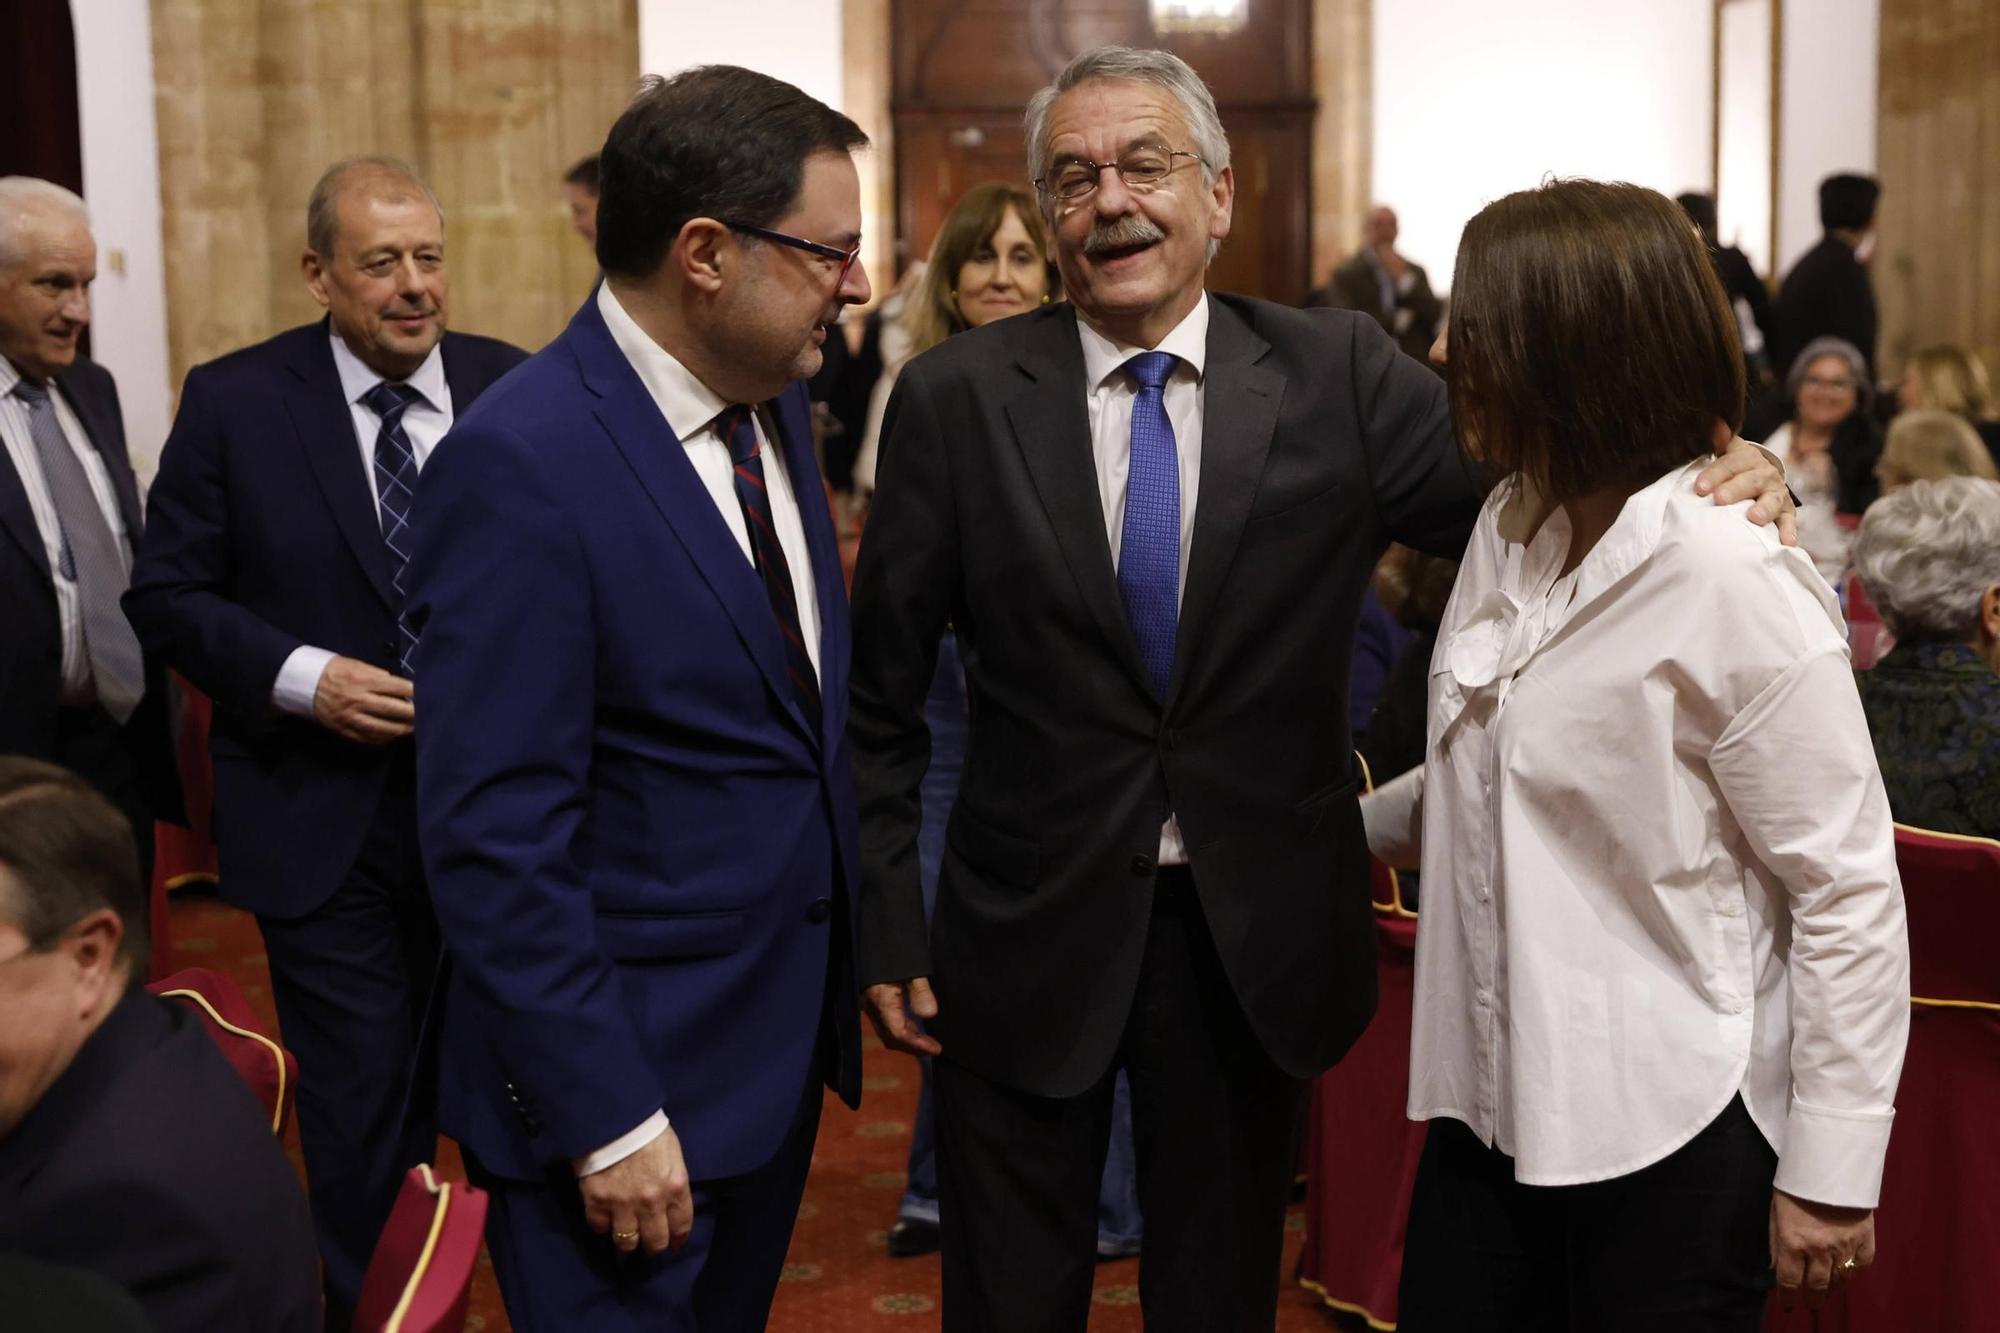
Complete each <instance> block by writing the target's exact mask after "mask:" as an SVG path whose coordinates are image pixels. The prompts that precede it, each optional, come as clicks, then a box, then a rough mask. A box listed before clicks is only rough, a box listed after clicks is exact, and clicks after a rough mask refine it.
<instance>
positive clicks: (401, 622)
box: [361, 380, 423, 676]
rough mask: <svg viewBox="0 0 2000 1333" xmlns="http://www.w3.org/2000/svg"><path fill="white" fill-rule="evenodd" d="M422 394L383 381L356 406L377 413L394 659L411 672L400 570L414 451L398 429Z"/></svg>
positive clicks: (405, 560) (413, 492)
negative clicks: (393, 603) (393, 591)
mask: <svg viewBox="0 0 2000 1333" xmlns="http://www.w3.org/2000/svg"><path fill="white" fill-rule="evenodd" d="M422 397H423V395H422V394H421V393H419V392H417V390H415V389H413V388H411V387H410V386H409V385H407V384H391V383H389V382H388V381H387V380H383V381H382V382H381V383H380V384H377V385H376V386H375V387H374V388H372V389H370V390H369V391H368V392H367V393H364V394H362V395H361V405H362V406H363V407H365V408H367V409H368V410H369V411H370V412H373V413H374V414H375V415H376V416H378V417H380V418H382V429H381V430H380V431H379V432H378V433H377V434H376V436H375V498H376V503H377V504H378V505H379V506H380V508H381V511H382V512H381V515H380V517H381V520H382V544H383V545H384V546H387V547H388V548H389V583H390V585H391V586H392V587H394V588H395V589H396V662H397V664H398V665H399V666H401V667H402V668H403V674H404V675H405V676H408V675H409V674H410V653H411V652H412V651H413V650H415V648H416V646H417V636H416V635H415V634H414V633H412V632H411V630H410V622H409V620H408V618H407V617H406V616H405V615H404V614H403V611H404V608H403V598H404V597H405V596H406V595H407V594H405V593H404V591H403V569H404V567H405V566H407V565H408V564H409V563H410V502H411V501H412V500H414V499H416V498H417V451H416V450H415V449H413V448H412V447H411V446H410V437H409V435H408V434H406V433H405V432H404V430H403V413H405V412H407V411H408V410H409V408H410V404H412V403H414V402H417V401H418V400H419V399H421V398H422Z"/></svg>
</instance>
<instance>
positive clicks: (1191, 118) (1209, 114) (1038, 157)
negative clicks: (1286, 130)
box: [1021, 46, 1229, 185]
mask: <svg viewBox="0 0 2000 1333" xmlns="http://www.w3.org/2000/svg"><path fill="white" fill-rule="evenodd" d="M1093 79H1126V80H1129V81H1130V82H1133V83H1150V84H1153V85H1155V86H1156V87H1160V88H1165V89H1166V90H1167V91H1168V92H1170V93H1172V94H1173V95H1174V100H1175V101H1177V102H1179V103H1180V107H1181V116H1182V117H1183V118H1184V119H1185V120H1186V121H1187V123H1188V132H1189V133H1190V134H1192V135H1193V136H1194V148H1195V152H1197V153H1199V154H1200V155H1201V179H1202V183H1203V184H1210V185H1212V184H1214V182H1215V178H1216V177H1217V176H1218V175H1220V174H1221V173H1222V169H1223V168H1224V167H1226V166H1228V165H1229V136H1228V135H1227V134H1225V133H1223V130H1222V117H1221V116H1220V115H1218V114H1217V113H1216V110H1215V95H1214V94H1213V93H1211V92H1209V91H1208V85H1207V84H1205V83H1203V82H1202V81H1201V75H1199V74H1197V73H1195V72H1194V70H1193V68H1192V67H1190V66H1189V65H1188V63H1187V61H1185V60H1182V59H1181V58H1180V57H1179V56H1177V55H1175V54H1174V53H1173V52H1171V51H1150V50H1141V49H1140V48H1138V47H1132V46H1100V47H1098V48H1097V49H1095V50H1093V51H1085V52H1084V53H1083V54H1082V55H1080V56H1078V57H1077V58H1076V59H1074V60H1072V61H1070V62H1069V64H1068V65H1066V66H1065V67H1064V68H1063V72H1062V73H1060V74H1058V75H1056V81H1055V82H1054V83H1052V84H1050V85H1049V86H1048V87H1046V88H1044V89H1042V90H1041V91H1040V92H1038V93H1036V94H1035V95H1034V96H1033V97H1031V98H1029V99H1028V109H1027V111H1026V112H1025V113H1024V114H1023V115H1022V117H1021V127H1022V128H1023V129H1024V130H1025V131H1026V132H1027V140H1028V176H1029V178H1030V179H1031V180H1040V179H1041V178H1042V177H1043V176H1044V175H1045V174H1047V172H1048V166H1049V144H1048V131H1049V108H1050V107H1052V106H1054V105H1055V102H1056V99H1057V98H1058V97H1061V96H1062V95H1063V94H1064V93H1066V92H1068V91H1069V90H1070V89H1072V88H1074V87H1076V86H1077V85H1079V84H1084V83H1089V82H1090V81H1091V80H1093Z"/></svg>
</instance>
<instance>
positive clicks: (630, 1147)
mask: <svg viewBox="0 0 2000 1333" xmlns="http://www.w3.org/2000/svg"><path fill="white" fill-rule="evenodd" d="M666 1132H667V1113H666V1112H665V1111H655V1112H653V1113H652V1114H651V1115H649V1116H647V1117H646V1118H645V1119H644V1120H642V1121H640V1122H639V1124H638V1126H637V1127H636V1128H634V1129H631V1130H628V1131H627V1132H625V1133H623V1134H620V1135H619V1136H618V1137H617V1138H615V1139H613V1140H611V1142H609V1143H607V1144H605V1145H604V1146H603V1147H602V1148H599V1149H598V1150H597V1151H596V1152H594V1153H591V1154H589V1155H588V1156H585V1157H579V1158H577V1159H575V1161H573V1162H572V1163H571V1165H572V1166H574V1167H575V1168H576V1174H577V1178H578V1179H579V1180H581V1179H582V1178H583V1177H585V1176H594V1175H596V1174H597V1173H598V1172H599V1171H602V1170H604V1169H605V1168H607V1167H613V1166H616V1165H618V1164H619V1163H620V1162H622V1161H624V1160H625V1159H626V1158H627V1157H630V1156H631V1155H632V1154H633V1153H635V1152H637V1151H639V1149H641V1148H643V1147H645V1146H646V1145H647V1144H649V1143H651V1142H652V1141H653V1140H654V1139H657V1138H658V1137H660V1135H662V1134H664V1133H666Z"/></svg>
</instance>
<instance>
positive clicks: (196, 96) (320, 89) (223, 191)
mask: <svg viewBox="0 0 2000 1333" xmlns="http://www.w3.org/2000/svg"><path fill="white" fill-rule="evenodd" d="M152 17H153V68H154V78H155V95H156V99H157V111H158V117H159V134H160V191H161V196H162V200H161V202H162V208H163V214H164V228H165V239H166V280H167V324H168V342H169V350H170V358H171V367H172V374H173V378H174V382H175V384H176V385H178V384H179V382H180V380H181V378H182V377H183V376H184V375H185V374H186V372H187V369H188V368H189V367H190V366H192V365H195V364H198V363H199V362H202V361H205V360H208V359H210V358H212V357H215V356H218V355H220V354H222V353H224V352H227V351H230V350H232V349H234V348H238V347H242V346H245V345H246V344H249V343H253V342H257V341H260V340H262V339H264V338H268V337H270V336H271V335H272V334H273V333H276V332H278V331H280V330H282V329H285V328H289V327H291V326H292V325H295V324H299V323H304V322H306V321H308V320H312V319H315V318H317V317H318V316H319V313H320V311H319V307H318V306H317V305H315V304H314V302H313V300H312V298H311V296H309V295H308V294H307V292H306V290H305V284H304V282H303V281H302V280H301V278H300V276H299V254H300V251H301V250H302V249H303V247H304V245H305V209H306V197H307V195H308V194H309V193H310V192H311V190H312V185H313V182H314V180H316V179H317V178H318V176H319V174H320V172H321V171H322V170H323V169H324V168H325V167H326V165H327V164H328V163H330V162H332V161H334V160H335V159H337V158H341V157H345V156H348V155H351V154H355V153H390V154H394V155H396V156H398V157H402V158H405V159H407V160H408V161H410V162H411V163H412V164H414V165H415V166H416V168H417V169H418V171H420V172H422V173H423V174H424V176H425V177H426V178H427V179H428V180H429V182H430V184H431V187H432V188H433V189H434V190H435V191H436V192H437V195H438V199H439V201H440V202H441V203H442V205H443V206H444V212H445V253H446V259H447V263H448V264H449V266H450V273H451V299H452V316H451V322H452V326H453V327H454V328H456V329H459V330H463V331H467V332H475V333H485V334H490V335H492V336H494V337H499V338H505V339H507V340H508V341H510V342H515V343H518V344H520V345H521V346H523V347H527V348H530V349H533V348H536V347H540V346H541V345H542V344H543V343H545V342H547V341H548V340H549V339H550V338H552V337H553V336H555V334H556V333H558V332H560V331H561V329H562V326H563V324H564V323H565V322H566V321H567V319H568V318H569V316H570V314H571V313H572V312H573V311H574V310H575V309H576V307H577V305H578V304H580V303H581V301H582V300H583V298H584V296H585V295H586V294H587V293H588V292H589V289H590V284H591V282H592V281H593V279H594V277H595V274H596V262H595V261H594V260H593V259H592V258H591V256H590V253H589V250H588V248H587V247H585V245H584V244H583V242H582V240H581V239H579V238H578V237H577V236H576V234H575V233H574V232H573V231H572V230H571V229H570V225H569V220H568V213H567V210H566V208H565V207H564V204H563V200H562V189H561V181H562V174H563V172H564V171H565V170H566V169H567V168H568V167H569V165H570V163H571V162H573V161H575V160H576V159H577V158H579V157H581V156H583V155H584V154H586V153H589V152H592V151H594V150H595V149H596V148H597V146H598V145H599V144H600V143H602V142H603V139H604V134H605V132H606V130H608V129H609V128H610V125H611V122H612V120H613V119H614V118H615V117H616V116H617V114H618V112H619V110H620V109H621V108H622V107H623V106H624V104H625V101H626V99H627V98H628V97H629V96H630V95H631V92H632V88H633V84H634V82H635V80H636V79H637V77H638V68H639V54H638V52H639V36H638V13H637V8H636V4H635V0H152Z"/></svg>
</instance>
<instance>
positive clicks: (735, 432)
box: [716, 404, 820, 735]
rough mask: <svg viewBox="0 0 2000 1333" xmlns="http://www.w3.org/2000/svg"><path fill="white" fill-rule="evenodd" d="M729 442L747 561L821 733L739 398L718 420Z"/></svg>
mask: <svg viewBox="0 0 2000 1333" xmlns="http://www.w3.org/2000/svg"><path fill="white" fill-rule="evenodd" d="M716 428H717V430H718V431H720V432H721V435H722V438H723V440H724V441H725V442H726V443H727V444H728V445H729V458H730V461H731V462H732V463H734V464H735V482H736V499H737V502H738V503H740V504H741V505H742V506H743V522H744V526H745V527H747V528H749V530H750V552H751V562H752V563H753V564H755V565H756V566H757V572H758V573H759V574H761V575H762V576H763V578H764V593H765V595H766V596H768V597H769V598H770V599H771V614H772V615H774V616H776V617H777V619H778V631H779V633H780V634H781V635H782V636H783V638H784V640H785V674H786V675H788V676H790V677H791V678H792V693H793V694H795V695H797V696H798V700H799V707H800V708H801V709H803V710H804V711H805V715H806V721H807V722H809V723H811V724H812V729H813V734H814V735H818V734H819V726H820V711H819V707H820V705H819V676H818V674H817V673H816V672H814V670H813V664H812V657H811V655H810V654H808V653H807V652H806V639H805V631H804V630H803V629H801V628H800V625H799V602H798V594H797V593H796V592H794V591H793V588H792V569H791V566H790V565H788V564H786V563H785V551H784V548H783V547H782V546H780V545H779V544H778V529H777V527H776V525H775V524H774V523H772V521H771V491H770V488H769V487H768V486H767V485H765V482H764V457H763V449H762V447H761V446H760V445H759V444H758V442H757V426H756V421H755V419H754V418H753V417H752V416H751V414H750V409H749V408H747V407H744V406H742V405H741V404H737V405H735V406H732V407H730V408H728V409H726V410H725V411H724V412H723V413H722V416H721V417H720V418H718V420H717V423H716Z"/></svg>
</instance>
